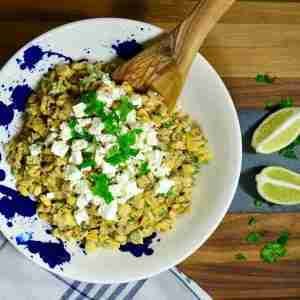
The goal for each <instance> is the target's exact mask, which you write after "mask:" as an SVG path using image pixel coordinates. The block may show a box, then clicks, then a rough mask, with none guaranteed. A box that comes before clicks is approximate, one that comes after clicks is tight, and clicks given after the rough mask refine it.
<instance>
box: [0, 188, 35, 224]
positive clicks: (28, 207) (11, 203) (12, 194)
mask: <svg viewBox="0 0 300 300" xmlns="http://www.w3.org/2000/svg"><path fill="white" fill-rule="evenodd" d="M0 193H1V194H2V195H4V196H2V198H0V213H1V214H2V215H3V216H4V217H5V218H6V219H7V220H10V219H12V218H13V217H14V216H15V215H16V214H17V215H19V216H22V217H32V216H34V215H35V214H36V202H35V201H32V200H31V199H30V198H29V197H24V196H22V195H21V194H20V193H19V192H17V191H15V190H13V189H11V188H9V187H6V186H3V185H0Z"/></svg>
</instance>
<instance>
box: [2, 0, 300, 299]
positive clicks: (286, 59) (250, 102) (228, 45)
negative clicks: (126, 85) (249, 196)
mask: <svg viewBox="0 0 300 300" xmlns="http://www.w3.org/2000/svg"><path fill="white" fill-rule="evenodd" d="M196 2H197V1H196V0H135V1H134V0H89V1H86V0H76V1H73V0H64V1H61V0H52V1H36V0H2V1H1V10H0V36H1V39H0V64H2V63H3V62H5V61H6V60H7V59H8V58H9V57H10V56H11V55H12V54H13V53H14V52H15V51H16V50H17V49H18V48H20V46H22V45H23V44H24V43H25V42H27V41H28V40H31V39H32V38H33V37H35V36H37V35H39V34H41V33H43V32H45V31H47V30H48V29H50V28H53V27H54V26H57V25H60V24H63V23H66V22H70V21H74V20H78V19H83V18H89V17H112V16H113V17H125V18H132V19H137V20H142V21H146V22H150V23H153V24H156V25H159V26H161V27H163V28H165V29H168V28H172V27H173V26H174V25H175V24H176V23H178V22H179V21H180V20H181V19H182V18H183V17H184V16H186V15H187V14H188V12H190V10H191V9H192V8H193V6H194V5H195V3H196ZM201 52H202V54H204V56H205V57H206V58H207V59H208V60H209V61H210V62H211V63H212V65H213V66H214V67H215V68H216V69H217V71H218V72H219V73H220V74H221V76H222V77H223V79H224V81H225V82H226V84H227V86H228V88H229V89H230V91H231V94H232V96H233V99H234V101H235V103H236V105H237V107H238V108H262V107H263V106H264V101H265V100H268V99H270V98H274V97H275V98H280V97H285V96H292V97H293V98H294V100H296V102H297V103H298V104H300V1H296V0H294V1H289V0H282V1H278V0H277V1H276V0H274V1H272V0H269V1H263V0H256V1H255V0H254V1H237V3H236V4H235V5H234V6H233V7H232V9H231V10H230V11H229V12H228V13H227V14H226V15H225V16H224V17H223V19H222V20H221V21H220V22H219V24H218V25H217V26H216V28H215V29H214V30H213V32H212V33H211V34H210V35H209V37H208V39H207V41H206V43H205V44H204V46H203V48H202V49H201ZM259 72H261V73H269V74H270V75H274V76H276V77H278V79H276V80H275V83H274V84H272V85H269V86H259V85H257V84H256V83H255V81H254V77H255V75H256V74H257V73H259ZM299 163H300V162H299ZM251 215H252V214H251ZM249 217H250V215H249V214H228V215H227V216H226V217H225V219H224V221H223V223H222V224H221V225H220V227H219V228H218V229H217V231H216V232H215V234H214V235H213V236H212V237H211V238H210V239H209V241H208V242H206V244H205V245H204V246H203V247H202V248H201V249H200V250H198V251H197V252H196V253H195V254H194V255H192V256H191V257H190V258H188V259H187V260H186V261H185V262H183V263H182V264H181V265H180V269H181V270H183V271H184V272H185V273H187V274H188V275H189V276H191V278H193V279H194V280H196V281H197V282H199V284H200V285H201V286H202V287H204V289H206V290H207V291H208V292H209V293H210V294H211V295H212V296H213V298H214V299H217V300H223V299H224V300H227V299H247V300H252V299H253V300H254V299H256V300H258V299H259V300H263V299H270V300H271V299H272V300H273V299H280V300H287V299H294V300H299V299H300V225H299V223H300V214H297V213H289V214H260V215H258V216H257V218H258V220H259V221H258V224H257V228H258V229H263V230H266V232H267V234H266V239H274V238H276V236H277V234H278V233H279V232H280V231H281V230H282V229H288V230H289V231H290V232H291V240H290V242H289V244H288V255H287V256H286V257H285V258H284V259H283V260H282V261H280V262H279V263H277V264H271V265H269V264H266V263H262V262H260V259H259V257H258V253H259V248H260V245H259V246H249V245H248V244H246V243H245V236H246V235H247V233H248V232H249V231H250V230H251V229H250V228H249V226H248V225H247V223H248V219H249ZM199 222H201V220H199ZM238 252H243V253H244V254H245V255H246V256H247V257H248V260H247V261H246V262H239V261H236V259H235V258H234V256H235V254H236V253H238ZM158 300H159V299H158ZM182 300H184V299H182Z"/></svg>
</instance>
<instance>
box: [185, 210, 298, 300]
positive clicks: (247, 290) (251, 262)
mask: <svg viewBox="0 0 300 300" xmlns="http://www.w3.org/2000/svg"><path fill="white" fill-rule="evenodd" d="M252 216H253V217H255V218H256V220H257V223H256V224H255V225H251V226H249V225H248V221H249V219H250V217H252ZM299 221H300V215H299V214H297V213H282V214H228V215H227V216H226V217H225V219H224V220H223V222H222V224H221V225H220V226H219V228H218V229H217V230H216V232H215V233H214V234H213V235H212V237H211V238H210V239H209V240H208V241H207V242H206V243H205V244H204V246H202V247H201V248H200V249H199V250H198V251H197V252H196V253H194V254H193V255H192V256H190V257H189V258H188V259H187V260H186V261H184V262H183V263H182V264H181V265H180V267H179V268H180V269H181V270H182V271H184V272H185V273H186V274H187V275H189V276H190V277H191V278H193V279H194V280H196V281H197V282H199V283H200V285H201V287H203V288H204V289H205V290H207V291H208V292H209V293H210V294H211V295H212V296H213V299H218V300H219V299H220V300H221V299H222V300H223V299H224V300H227V299H247V300H250V299H257V300H258V299H259V300H264V299H272V300H273V299H274V300H275V299H278V300H279V299H280V300H285V299H294V300H296V299H297V300H299V299H300V225H299V224H300V223H299ZM254 230H256V231H264V233H265V236H264V239H263V241H262V242H261V243H260V244H258V245H249V243H247V242H246V241H245V237H246V236H247V234H248V233H250V232H251V231H254ZM283 230H288V231H289V232H290V234H291V235H290V240H289V242H288V247H287V248H288V254H287V256H286V257H284V258H283V259H282V260H281V261H280V262H277V263H274V264H268V263H264V262H261V260H260V258H259V253H260V249H261V248H262V247H263V245H264V244H265V243H266V242H267V241H272V240H275V239H277V238H278V234H279V233H280V232H281V231H283ZM237 253H243V254H244V255H245V256H246V257H247V261H238V260H236V259H235V255H236V254H237Z"/></svg>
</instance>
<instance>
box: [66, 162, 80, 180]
mask: <svg viewBox="0 0 300 300" xmlns="http://www.w3.org/2000/svg"><path fill="white" fill-rule="evenodd" d="M81 175H82V174H81V172H80V170H79V169H78V168H77V167H75V166H74V165H69V166H66V168H65V178H66V179H67V180H69V181H71V182H72V183H77V182H78V181H80V179H81Z"/></svg>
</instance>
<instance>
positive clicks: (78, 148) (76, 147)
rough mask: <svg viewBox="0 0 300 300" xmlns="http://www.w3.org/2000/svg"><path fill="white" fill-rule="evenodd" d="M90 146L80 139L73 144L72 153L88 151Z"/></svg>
mask: <svg viewBox="0 0 300 300" xmlns="http://www.w3.org/2000/svg"><path fill="white" fill-rule="evenodd" d="M88 146H89V143H88V142H87V141H86V140H83V139H80V140H75V141H74V142H73V143H72V151H81V150H84V149H86V148H87V147H88Z"/></svg>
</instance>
